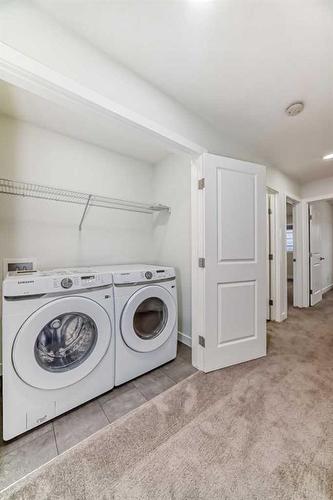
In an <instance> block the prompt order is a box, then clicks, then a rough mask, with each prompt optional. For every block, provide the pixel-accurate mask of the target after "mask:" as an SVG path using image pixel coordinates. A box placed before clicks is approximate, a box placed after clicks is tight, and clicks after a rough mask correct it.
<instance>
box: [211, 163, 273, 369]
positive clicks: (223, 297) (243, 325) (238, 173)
mask: <svg viewBox="0 0 333 500" xmlns="http://www.w3.org/2000/svg"><path fill="white" fill-rule="evenodd" d="M203 172H204V177H205V189H204V203H203V207H204V212H205V216H204V248H205V268H204V269H203V272H204V273H205V279H204V282H205V294H204V303H205V306H204V309H205V322H204V327H205V332H204V337H205V340H204V342H203V341H201V345H202V344H204V356H203V358H204V362H203V365H204V371H206V372H207V371H211V370H216V369H218V368H223V367H226V366H229V365H233V364H237V363H241V362H244V361H248V360H251V359H255V358H258V357H261V356H265V355H266V295H267V281H266V265H267V264H266V224H267V221H266V215H265V214H266V210H265V208H266V187H265V168H264V167H263V166H261V165H256V164H253V163H248V162H244V161H240V160H233V159H230V158H223V157H220V156H216V155H210V154H205V155H204V158H203Z"/></svg>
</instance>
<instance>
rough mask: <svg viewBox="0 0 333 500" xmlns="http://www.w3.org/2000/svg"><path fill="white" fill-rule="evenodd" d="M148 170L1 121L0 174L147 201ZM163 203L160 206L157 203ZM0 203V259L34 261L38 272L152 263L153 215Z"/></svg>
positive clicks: (27, 201)
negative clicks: (81, 222)
mask: <svg viewBox="0 0 333 500" xmlns="http://www.w3.org/2000/svg"><path fill="white" fill-rule="evenodd" d="M152 174H153V168H152V166H151V165H148V164H145V163H143V162H139V161H135V160H133V159H130V158H127V157H124V156H120V155H117V154H113V153H112V152H110V151H107V150H104V149H101V148H98V147H95V146H92V145H89V144H87V143H84V142H81V141H78V140H74V139H70V138H68V137H65V136H62V135H60V134H56V133H54V132H50V131H47V130H44V129H40V128H38V127H35V126H32V125H29V124H27V123H24V122H19V121H15V120H12V119H9V118H5V117H0V176H1V177H4V178H9V179H14V180H18V181H26V182H33V183H40V184H46V185H50V186H56V187H63V188H66V189H73V190H78V191H84V192H91V193H96V194H101V195H109V196H114V197H118V198H125V199H129V200H133V201H142V202H152V201H153V194H152ZM159 201H160V202H161V203H163V201H164V200H159ZM82 212H83V207H82V206H76V205H70V204H62V203H59V202H52V201H44V200H33V199H23V198H18V197H9V196H3V195H1V197H0V237H1V246H0V259H1V260H2V259H3V258H4V257H25V256H27V257H31V256H32V257H37V259H38V263H39V265H40V267H41V268H49V267H54V266H77V265H91V264H107V263H126V262H139V261H142V262H151V261H152V259H153V249H152V245H151V241H152V238H153V232H152V231H153V216H152V215H150V214H138V213H130V212H122V211H118V210H109V209H102V208H90V209H89V211H88V214H87V218H86V220H85V221H84V225H83V228H82V232H79V230H78V224H79V222H80V218H81V215H82Z"/></svg>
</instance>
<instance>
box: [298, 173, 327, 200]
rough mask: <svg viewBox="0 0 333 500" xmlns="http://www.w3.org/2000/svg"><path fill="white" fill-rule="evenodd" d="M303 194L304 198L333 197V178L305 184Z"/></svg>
mask: <svg viewBox="0 0 333 500" xmlns="http://www.w3.org/2000/svg"><path fill="white" fill-rule="evenodd" d="M301 194H302V198H320V197H323V198H324V197H326V196H327V197H333V196H332V195H333V177H328V178H326V179H319V180H317V181H312V182H307V183H306V184H303V185H302V189H301Z"/></svg>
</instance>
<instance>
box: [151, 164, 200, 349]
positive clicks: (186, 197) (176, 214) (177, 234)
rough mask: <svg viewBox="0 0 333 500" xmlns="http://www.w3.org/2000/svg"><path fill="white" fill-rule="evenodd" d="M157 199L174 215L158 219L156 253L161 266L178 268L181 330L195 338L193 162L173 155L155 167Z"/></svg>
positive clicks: (186, 336) (185, 334) (155, 226)
mask: <svg viewBox="0 0 333 500" xmlns="http://www.w3.org/2000/svg"><path fill="white" fill-rule="evenodd" d="M153 185H154V195H155V199H156V201H157V200H161V199H162V200H163V202H164V203H166V204H167V205H169V206H170V207H171V214H170V215H168V214H165V213H161V214H159V215H156V216H155V223H154V251H155V260H156V263H157V264H162V265H167V264H169V265H171V266H174V267H175V268H176V272H177V283H178V310H179V325H178V330H179V331H180V332H181V334H183V336H185V338H184V337H182V340H183V341H185V342H188V343H189V342H190V337H191V162H190V158H188V157H187V156H186V155H170V156H169V157H168V158H167V159H165V160H163V161H161V162H160V163H158V164H157V165H155V167H154V174H153Z"/></svg>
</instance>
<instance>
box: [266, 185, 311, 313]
mask: <svg viewBox="0 0 333 500" xmlns="http://www.w3.org/2000/svg"><path fill="white" fill-rule="evenodd" d="M267 190H268V192H269V193H271V194H273V195H274V196H273V200H274V208H273V211H274V212H275V214H274V216H273V218H272V220H271V222H272V224H274V228H273V231H272V232H273V234H274V238H275V241H274V245H275V254H274V255H273V259H274V257H275V266H274V275H273V277H274V279H273V280H272V288H273V289H272V295H273V296H274V297H275V304H274V307H273V308H272V310H271V320H272V321H278V322H281V321H284V320H285V319H287V315H288V313H287V311H288V299H287V297H288V295H287V293H288V292H287V252H286V203H287V199H288V200H290V201H292V202H293V204H294V207H295V208H294V226H295V230H294V243H295V252H294V257H295V258H296V263H295V267H294V269H295V279H294V306H295V307H304V306H303V295H302V287H303V279H302V278H303V231H302V227H303V224H302V203H301V200H300V198H299V197H297V196H295V195H293V194H289V193H284V192H282V191H276V190H274V189H272V188H270V187H269V186H267ZM272 215H273V214H272Z"/></svg>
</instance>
